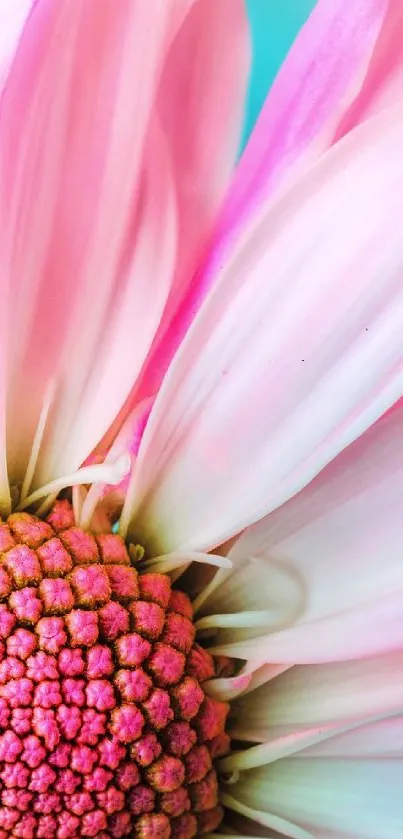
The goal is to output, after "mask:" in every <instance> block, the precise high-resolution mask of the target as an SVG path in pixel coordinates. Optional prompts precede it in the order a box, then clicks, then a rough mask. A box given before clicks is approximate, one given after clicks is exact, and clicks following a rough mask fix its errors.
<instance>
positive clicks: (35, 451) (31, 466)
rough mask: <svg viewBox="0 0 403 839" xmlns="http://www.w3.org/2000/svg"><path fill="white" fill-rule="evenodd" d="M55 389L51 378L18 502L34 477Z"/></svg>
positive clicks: (21, 500) (24, 495)
mask: <svg viewBox="0 0 403 839" xmlns="http://www.w3.org/2000/svg"><path fill="white" fill-rule="evenodd" d="M55 390H56V380H55V379H52V380H51V381H50V382H49V385H48V387H47V388H46V392H45V396H44V400H43V405H42V410H41V413H40V415H39V420H38V425H37V426H36V431H35V436H34V441H33V443H32V448H31V454H30V456H29V460H28V466H27V468H26V471H25V475H24V480H23V482H22V487H21V496H20V504H22V503H24V501H25V499H26V497H27V495H28V493H29V489H30V486H31V483H32V478H33V477H34V472H35V468H36V464H37V462H38V457H39V451H40V448H41V445H42V440H43V435H44V433H45V428H46V423H47V421H48V416H49V411H50V408H51V405H52V402H53V397H54V395H55Z"/></svg>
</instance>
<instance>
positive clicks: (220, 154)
mask: <svg viewBox="0 0 403 839" xmlns="http://www.w3.org/2000/svg"><path fill="white" fill-rule="evenodd" d="M249 53H250V44H249V29H248V22H247V15H246V10H245V4H244V2H243V0H203V2H198V3H195V4H194V7H193V8H192V10H191V12H190V14H189V15H188V17H187V19H186V21H185V23H184V25H183V27H182V28H181V30H180V32H179V34H178V37H177V38H176V40H175V41H174V43H173V44H172V47H171V50H170V53H169V55H168V57H167V61H166V65H165V68H164V72H163V76H162V81H161V88H160V92H159V96H158V103H157V107H158V112H159V115H160V118H161V124H162V127H163V130H164V132H165V136H166V138H167V144H168V149H169V153H170V157H171V161H172V164H173V168H174V171H175V173H176V197H177V203H178V216H179V226H180V236H179V240H178V254H177V266H176V272H175V277H174V281H173V284H172V289H171V292H170V295H169V298H168V301H167V306H166V309H165V311H164V317H163V320H162V323H161V326H160V329H159V330H158V334H157V336H156V340H155V342H154V344H153V348H152V353H151V355H150V357H149V358H148V359H147V363H146V365H145V368H144V371H143V376H142V380H141V381H140V383H139V384H138V386H136V387H135V390H134V393H133V394H132V397H131V399H130V401H129V403H128V406H126V407H125V410H124V411H123V416H126V415H127V410H128V409H130V408H131V407H132V406H133V404H134V403H135V401H136V400H138V399H140V400H142V399H143V398H144V397H145V396H150V395H152V394H154V393H156V391H157V390H158V388H159V386H160V383H161V380H162V378H163V375H164V373H165V371H166V369H167V366H168V364H169V361H170V360H171V358H172V355H173V353H174V351H175V350H176V348H177V346H178V344H179V342H180V339H181V337H182V335H183V333H184V328H185V323H184V319H185V321H186V326H187V325H188V324H189V323H190V321H191V320H192V318H193V315H194V312H195V310H196V306H195V303H194V300H193V297H192V295H190V297H189V295H188V290H189V286H191V285H192V282H191V281H192V279H193V277H194V275H195V272H196V271H197V269H198V266H199V264H200V258H201V256H202V255H203V253H204V252H205V250H206V244H207V243H208V240H209V239H210V236H211V233H212V228H213V222H214V221H215V218H216V215H217V210H218V208H219V206H220V204H221V202H222V199H223V196H224V195H225V193H226V190H227V188H228V185H229V183H230V178H231V174H232V172H233V169H234V165H235V160H236V155H237V152H238V148H239V138H240V132H241V127H242V122H243V109H244V102H245V92H246V83H247V79H248V69H249V57H250V56H249ZM178 307H179V309H178ZM178 323H179V324H180V328H179V327H178Z"/></svg>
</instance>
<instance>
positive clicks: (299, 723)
mask: <svg viewBox="0 0 403 839" xmlns="http://www.w3.org/2000/svg"><path fill="white" fill-rule="evenodd" d="M402 707H403V652H402V651H398V652H395V653H388V654H387V655H383V656H376V657H374V658H370V659H361V660H354V661H348V662H338V663H332V664H320V665H317V664H315V665H310V666H306V667H292V668H291V669H290V670H287V671H286V672H284V673H282V674H281V675H279V676H278V677H277V678H276V679H273V680H271V681H270V682H268V683H267V684H265V685H262V686H261V687H258V688H257V689H256V690H252V691H251V692H249V693H247V694H246V696H244V697H242V696H241V697H239V698H238V699H237V700H236V702H235V703H234V705H233V722H232V726H231V735H232V737H234V739H235V740H246V741H251V742H257V743H264V742H272V741H275V740H276V739H277V738H278V737H282V736H284V735H286V734H287V735H288V734H291V733H293V732H303V731H305V730H307V731H309V730H310V729H311V728H314V727H322V726H333V727H334V728H335V729H337V727H340V726H343V725H346V724H347V725H348V724H352V723H354V724H356V723H360V722H362V723H365V720H370V719H371V718H372V717H377V716H387V715H391V714H395V713H398V712H399V710H401V708H402ZM344 736H347V735H343V737H344ZM351 736H353V735H351ZM354 736H355V735H354Z"/></svg>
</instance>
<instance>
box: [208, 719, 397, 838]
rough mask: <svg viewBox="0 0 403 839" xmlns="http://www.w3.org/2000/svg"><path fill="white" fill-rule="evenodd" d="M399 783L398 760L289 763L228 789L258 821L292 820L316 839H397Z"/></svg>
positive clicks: (264, 769) (278, 764)
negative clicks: (272, 817)
mask: <svg viewBox="0 0 403 839" xmlns="http://www.w3.org/2000/svg"><path fill="white" fill-rule="evenodd" d="M399 731H400V726H399V727H397V728H396V733H398V732H399ZM402 784H403V760H401V759H398V760H393V759H392V760H390V759H384V758H383V757H381V758H378V759H373V760H365V759H361V760H360V759H355V758H350V759H348V760H342V759H331V758H304V760H303V761H302V759H301V758H294V759H293V758H290V759H288V758H287V759H285V760H280V761H277V762H276V763H272V764H269V765H267V766H263V767H261V768H259V769H253V770H250V771H247V772H243V773H241V778H240V780H239V782H238V783H237V784H235V785H233V786H231V787H229V788H228V790H229V791H230V793H231V797H232V798H233V799H234V801H235V803H236V802H239V803H240V804H241V806H242V805H244V806H245V805H246V806H247V807H249V808H251V810H252V811H255V813H256V817H257V819H259V816H260V814H261V816H260V817H261V818H262V817H263V818H264V815H265V814H267V815H268V814H270V815H274V816H277V817H280V818H283V819H286V820H290V821H291V822H292V823H293V824H294V826H300V827H301V829H305V830H307V831H309V832H310V831H312V834H311V833H309V835H313V836H314V837H315V839H339V837H340V839H341V838H342V837H343V839H352V837H354V839H400V836H401V833H402V826H403V812H402V796H401V790H402ZM223 800H224V801H225V803H226V804H228V803H229V802H228V801H227V795H225V796H224V798H223ZM229 806H231V804H229ZM249 815H251V814H249ZM284 833H285V835H286V836H298V833H296V832H287V831H286V830H285V831H284Z"/></svg>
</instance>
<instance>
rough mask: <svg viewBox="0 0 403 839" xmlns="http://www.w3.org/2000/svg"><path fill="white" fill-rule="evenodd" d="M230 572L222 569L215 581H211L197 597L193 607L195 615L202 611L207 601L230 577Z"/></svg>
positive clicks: (215, 576) (216, 575)
mask: <svg viewBox="0 0 403 839" xmlns="http://www.w3.org/2000/svg"><path fill="white" fill-rule="evenodd" d="M228 573H229V572H228V570H227V569H225V568H221V569H220V570H219V571H217V573H216V574H215V575H214V577H213V579H212V580H210V582H209V583H208V585H207V586H204V588H203V590H202V591H201V592H200V594H198V595H197V597H195V599H194V600H193V603H192V606H193V611H194V614H196V612H198V611H199V609H201V607H202V606H203V605H204V603H205V602H206V600H207V599H208V598H209V597H210V596H211V595H212V594H213V592H214V591H215V590H216V588H218V586H220V585H221V584H222V583H223V582H224V581H225V580H226V579H227V577H228Z"/></svg>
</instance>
